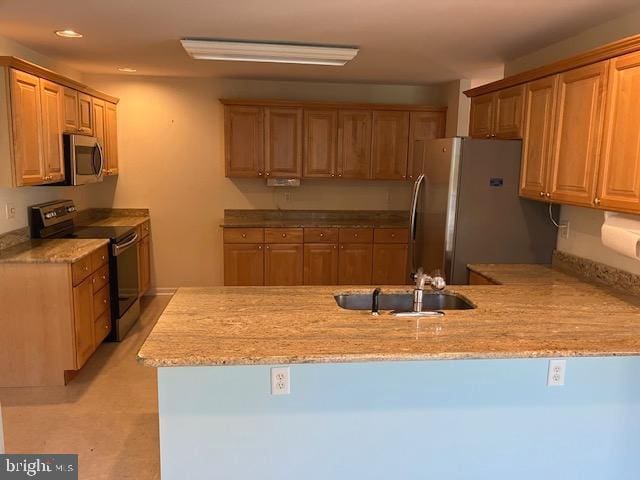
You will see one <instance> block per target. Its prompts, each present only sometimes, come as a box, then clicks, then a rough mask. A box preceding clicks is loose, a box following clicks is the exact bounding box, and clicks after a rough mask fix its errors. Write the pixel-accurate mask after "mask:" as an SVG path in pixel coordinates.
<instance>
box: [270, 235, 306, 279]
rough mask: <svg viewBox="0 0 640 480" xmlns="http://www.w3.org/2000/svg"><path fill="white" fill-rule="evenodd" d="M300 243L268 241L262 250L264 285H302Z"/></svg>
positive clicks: (301, 250) (301, 249)
mask: <svg viewBox="0 0 640 480" xmlns="http://www.w3.org/2000/svg"><path fill="white" fill-rule="evenodd" d="M303 252H304V251H303V246H302V243H298V244H288V243H270V244H267V245H265V250H264V284H265V285H302V283H303V258H304V256H303V255H304V253H303Z"/></svg>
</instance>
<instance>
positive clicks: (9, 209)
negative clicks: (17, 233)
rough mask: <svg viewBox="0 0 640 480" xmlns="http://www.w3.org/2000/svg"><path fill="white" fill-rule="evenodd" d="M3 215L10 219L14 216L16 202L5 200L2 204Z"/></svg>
mask: <svg viewBox="0 0 640 480" xmlns="http://www.w3.org/2000/svg"><path fill="white" fill-rule="evenodd" d="M4 210H5V216H6V217H7V220H11V219H12V218H16V204H15V203H11V202H7V203H5V205H4Z"/></svg>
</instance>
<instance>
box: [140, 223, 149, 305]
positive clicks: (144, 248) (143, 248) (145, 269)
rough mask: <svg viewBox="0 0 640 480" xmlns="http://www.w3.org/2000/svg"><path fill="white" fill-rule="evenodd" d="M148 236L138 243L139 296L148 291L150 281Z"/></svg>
mask: <svg viewBox="0 0 640 480" xmlns="http://www.w3.org/2000/svg"><path fill="white" fill-rule="evenodd" d="M149 247H150V245H149V236H148V235H147V236H146V237H143V238H142V240H140V242H139V243H138V268H139V270H138V285H139V291H140V296H142V295H144V294H145V293H146V292H147V290H149V284H150V281H151V250H150V248H149Z"/></svg>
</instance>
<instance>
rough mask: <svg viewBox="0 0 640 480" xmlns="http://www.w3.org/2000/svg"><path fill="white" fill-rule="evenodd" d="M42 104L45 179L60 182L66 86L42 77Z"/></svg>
mask: <svg viewBox="0 0 640 480" xmlns="http://www.w3.org/2000/svg"><path fill="white" fill-rule="evenodd" d="M40 105H41V108H42V154H43V156H42V161H43V163H44V173H45V175H44V181H45V182H60V181H62V180H64V153H63V150H62V132H63V130H64V128H63V117H64V111H63V110H64V88H63V87H61V86H60V85H58V84H57V83H53V82H50V81H48V80H44V79H40Z"/></svg>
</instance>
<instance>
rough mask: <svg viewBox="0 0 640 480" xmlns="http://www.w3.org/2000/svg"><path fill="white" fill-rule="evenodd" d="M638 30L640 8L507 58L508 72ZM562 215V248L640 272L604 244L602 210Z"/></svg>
mask: <svg viewBox="0 0 640 480" xmlns="http://www.w3.org/2000/svg"><path fill="white" fill-rule="evenodd" d="M638 33H640V11H637V12H634V13H632V14H629V15H626V16H624V17H620V18H618V19H615V20H612V21H610V22H607V23H603V24H601V25H599V26H596V27H594V28H590V29H588V30H585V31H584V32H582V33H580V34H578V35H576V36H574V37H571V38H568V39H565V40H563V41H561V42H558V43H555V44H553V45H549V46H548V47H546V48H543V49H541V50H539V51H536V52H532V53H529V54H527V55H525V56H523V57H520V58H516V59H514V60H512V61H510V62H507V64H506V66H505V72H506V74H507V75H512V74H514V73H517V72H520V71H523V70H527V69H529V68H534V67H538V66H540V65H544V64H547V63H550V62H553V61H555V60H560V59H562V58H565V57H568V56H571V55H574V54H576V53H580V52H582V51H585V50H589V49H591V48H594V47H597V46H599V45H602V44H605V43H608V42H612V41H615V40H619V39H621V38H624V37H628V36H630V35H637V34H638ZM561 219H562V220H566V221H569V225H570V227H569V228H570V233H569V238H568V239H562V238H558V249H559V250H561V251H564V252H568V253H573V254H574V255H579V256H582V257H586V258H589V259H592V260H595V261H598V262H602V263H605V264H608V265H611V266H614V267H617V268H620V269H623V270H627V271H630V272H633V273H638V274H640V263H639V262H637V261H636V260H634V259H631V258H627V257H624V256H622V255H619V254H617V253H615V252H614V251H612V250H610V249H608V248H606V247H604V246H603V245H602V243H601V241H600V227H601V226H602V222H603V221H604V214H603V213H602V212H600V211H597V210H591V209H588V208H578V207H569V206H563V207H562V209H561Z"/></svg>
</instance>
